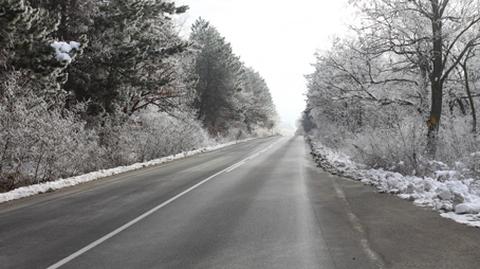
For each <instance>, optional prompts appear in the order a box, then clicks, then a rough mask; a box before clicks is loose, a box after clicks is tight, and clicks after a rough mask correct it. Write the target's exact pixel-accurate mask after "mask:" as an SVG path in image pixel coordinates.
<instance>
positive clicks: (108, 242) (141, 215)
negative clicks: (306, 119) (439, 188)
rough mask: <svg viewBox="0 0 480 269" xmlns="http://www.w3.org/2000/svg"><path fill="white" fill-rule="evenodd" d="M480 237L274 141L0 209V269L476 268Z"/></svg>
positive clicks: (295, 146) (297, 142)
mask: <svg viewBox="0 0 480 269" xmlns="http://www.w3.org/2000/svg"><path fill="white" fill-rule="evenodd" d="M479 246H480V230H477V229H474V228H469V227H466V226H463V225H460V224H456V223H454V222H452V221H450V220H447V219H443V218H441V217H440V216H439V215H438V214H437V213H435V212H432V211H430V210H428V209H424V208H419V207H415V206H413V205H412V204H411V203H410V202H408V201H403V200H400V199H398V198H396V197H393V196H389V195H384V194H377V193H375V191H374V190H373V189H372V188H371V187H368V186H363V185H362V184H360V183H358V182H354V181H351V180H347V179H343V178H339V177H335V176H330V175H328V174H326V173H325V172H323V171H321V170H320V169H319V168H317V167H315V164H314V163H313V162H312V160H311V158H310V156H309V154H308V149H307V147H306V145H305V142H304V140H303V138H302V137H293V138H267V139H259V140H254V141H250V142H246V143H240V144H237V145H234V146H231V147H227V148H224V149H221V150H217V151H214V152H210V153H204V154H201V155H197V156H194V157H190V158H187V159H183V160H178V161H173V162H170V163H168V164H164V165H161V166H158V167H152V168H147V169H143V170H139V171H134V172H130V173H126V174H122V175H119V176H115V177H111V178H107V179H103V180H99V181H96V182H92V183H87V184H83V185H80V186H77V187H73V188H68V189H65V190H62V191H58V192H55V193H47V194H42V195H37V196H35V197H32V198H27V199H23V200H20V201H15V202H11V203H6V204H1V205H0V268H15V269H20V268H29V269H30V268H182V269H183V268H206V269H215V268H276V269H278V268H289V269H291V268H295V269H300V268H326V269H328V268H348V269H362V268H368V269H371V268H422V269H425V268H435V269H440V268H455V269H461V268H478V267H479V266H480V250H479Z"/></svg>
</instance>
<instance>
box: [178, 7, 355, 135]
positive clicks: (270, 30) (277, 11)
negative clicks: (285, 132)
mask: <svg viewBox="0 0 480 269" xmlns="http://www.w3.org/2000/svg"><path fill="white" fill-rule="evenodd" d="M175 2H176V3H177V4H186V5H188V6H190V10H189V11H188V13H187V15H186V16H187V17H186V18H187V22H188V24H187V25H185V26H184V27H190V24H191V23H192V22H193V21H195V19H196V18H198V17H202V18H204V19H206V20H208V21H210V22H211V23H212V24H213V25H214V26H215V27H216V28H217V29H218V30H219V31H220V33H221V34H222V35H223V36H225V37H226V39H227V41H228V42H230V43H231V44H232V47H233V50H234V52H235V54H237V55H239V56H240V57H241V59H242V61H244V62H245V63H246V65H247V66H251V67H253V68H254V69H256V70H257V71H259V72H260V74H261V75H262V76H263V77H264V78H265V79H266V81H267V83H268V85H269V87H270V90H271V92H272V96H273V99H274V102H275V105H276V107H277V111H278V113H279V114H280V117H281V119H282V122H284V124H288V125H290V126H292V127H294V126H295V122H296V120H297V119H298V118H299V117H300V114H301V112H302V111H303V110H304V108H305V96H304V93H305V91H306V86H305V84H306V83H305V79H304V75H306V74H308V73H311V72H312V71H313V69H312V67H311V64H312V63H313V62H314V53H315V51H316V50H317V49H326V48H328V47H329V45H330V43H331V42H330V40H331V38H332V36H333V35H337V34H338V35H341V34H342V32H344V30H345V29H346V27H345V23H344V22H346V21H347V20H348V15H347V13H348V12H347V6H346V2H347V0H296V1H292V0H289V1H287V0H177V1H175Z"/></svg>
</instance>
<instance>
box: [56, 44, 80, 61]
mask: <svg viewBox="0 0 480 269" xmlns="http://www.w3.org/2000/svg"><path fill="white" fill-rule="evenodd" d="M50 46H51V47H52V48H53V49H54V50H55V59H57V61H59V62H62V63H64V62H66V63H71V62H72V54H73V52H74V51H77V50H79V49H80V43H79V42H76V41H70V42H69V43H67V42H64V41H54V42H53V43H52V44H51V45H50Z"/></svg>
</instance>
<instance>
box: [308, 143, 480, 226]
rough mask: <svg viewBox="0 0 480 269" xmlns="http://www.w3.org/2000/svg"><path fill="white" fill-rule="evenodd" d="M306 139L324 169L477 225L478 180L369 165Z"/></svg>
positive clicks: (479, 217) (453, 173) (450, 173)
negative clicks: (404, 172) (413, 173)
mask: <svg viewBox="0 0 480 269" xmlns="http://www.w3.org/2000/svg"><path fill="white" fill-rule="evenodd" d="M309 140H310V145H311V147H312V155H313V157H314V159H315V161H316V162H317V163H318V165H319V166H320V167H322V168H323V169H325V170H326V171H328V172H330V173H332V174H336V175H340V176H343V177H348V178H352V179H355V180H359V181H361V182H363V183H365V184H369V185H373V186H375V187H376V188H377V189H378V190H379V191H380V192H385V193H391V194H396V195H398V196H399V197H401V198H403V199H407V200H410V201H412V202H414V203H415V204H416V205H418V206H424V207H431V208H433V209H434V210H437V211H439V212H440V213H441V215H442V216H443V217H445V218H449V219H453V220H454V221H457V222H459V223H463V224H467V225H469V226H474V227H480V180H478V179H473V178H464V177H463V176H462V175H461V173H459V172H457V171H454V170H439V171H436V172H435V173H434V174H435V176H434V177H423V178H421V177H415V176H403V175H401V174H399V173H396V172H390V171H385V170H378V169H369V168H366V167H364V166H362V165H360V164H358V163H355V162H353V161H352V160H351V159H350V158H349V157H348V156H346V155H345V154H342V153H339V152H336V151H334V150H332V149H329V148H327V147H325V146H323V145H321V144H320V143H317V142H315V141H313V140H311V138H309Z"/></svg>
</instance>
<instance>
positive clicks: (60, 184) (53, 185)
mask: <svg viewBox="0 0 480 269" xmlns="http://www.w3.org/2000/svg"><path fill="white" fill-rule="evenodd" d="M253 139H255V138H249V139H244V140H239V141H233V142H229V143H224V144H218V145H214V146H209V147H204V148H201V149H197V150H192V151H187V152H182V153H178V154H175V155H171V156H167V157H163V158H160V159H155V160H151V161H148V162H144V163H135V164H132V165H128V166H120V167H115V168H111V169H104V170H100V171H95V172H91V173H88V174H84V175H80V176H75V177H71V178H65V179H59V180H55V181H50V182H45V183H40V184H34V185H30V186H25V187H20V188H17V189H14V190H12V191H9V192H5V193H0V203H4V202H8V201H12V200H16V199H20V198H25V197H29V196H32V195H36V194H40V193H45V192H50V191H54V190H58V189H63V188H66V187H71V186H75V185H78V184H81V183H86V182H90V181H94V180H97V179H101V178H105V177H109V176H114V175H118V174H121V173H125V172H129V171H133V170H137V169H141V168H146V167H149V166H155V165H159V164H163V163H166V162H170V161H173V160H178V159H183V158H186V157H190V156H193V155H196V154H200V153H204V152H209V151H214V150H217V149H221V148H224V147H228V146H231V145H234V144H237V143H243V142H247V141H250V140H253Z"/></svg>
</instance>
